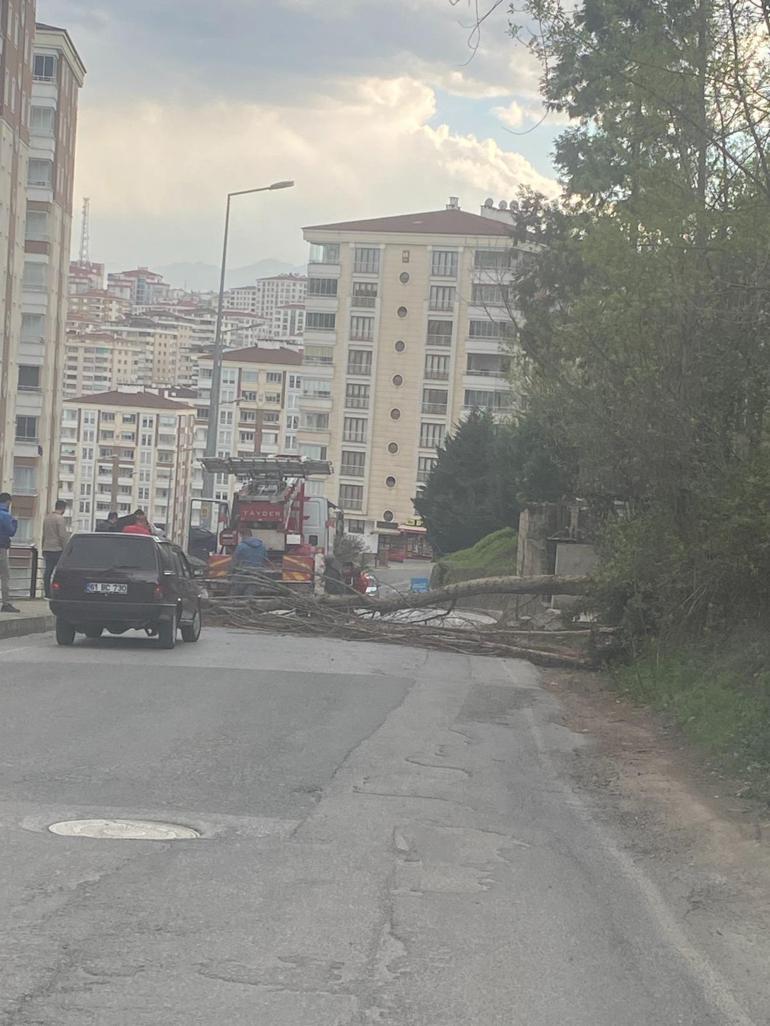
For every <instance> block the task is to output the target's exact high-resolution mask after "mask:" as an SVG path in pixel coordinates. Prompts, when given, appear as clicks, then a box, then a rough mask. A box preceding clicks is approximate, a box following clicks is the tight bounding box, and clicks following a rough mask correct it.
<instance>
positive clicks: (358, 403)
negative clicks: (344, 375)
mask: <svg viewBox="0 0 770 1026" xmlns="http://www.w3.org/2000/svg"><path fill="white" fill-rule="evenodd" d="M345 407H346V409H348V410H368V409H369V386H368V385H359V384H356V383H355V382H350V383H348V384H347V385H346V386H345Z"/></svg>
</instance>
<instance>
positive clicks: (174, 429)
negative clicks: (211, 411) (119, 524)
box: [58, 390, 195, 544]
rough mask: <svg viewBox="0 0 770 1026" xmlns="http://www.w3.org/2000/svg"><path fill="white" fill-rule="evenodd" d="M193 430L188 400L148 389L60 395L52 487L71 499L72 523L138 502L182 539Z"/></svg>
mask: <svg viewBox="0 0 770 1026" xmlns="http://www.w3.org/2000/svg"><path fill="white" fill-rule="evenodd" d="M194 433H195V409H194V407H192V406H190V405H188V404H187V403H186V402H184V401H176V400H173V399H168V398H166V397H164V396H160V395H157V394H156V393H153V392H142V391H118V390H115V391H110V392H104V393H101V394H98V395H86V396H80V397H78V398H76V399H67V400H65V402H64V409H63V412H62V425H61V442H60V472H59V477H58V493H59V496H60V497H61V498H63V499H66V500H67V501H68V502H69V503H70V504H71V509H72V526H73V529H74V530H76V531H91V530H93V529H94V528H95V526H96V524H97V522H98V521H99V520H104V519H106V517H107V514H108V513H109V512H110V510H113V509H114V510H117V511H118V513H120V514H121V515H122V514H125V513H130V512H132V511H133V510H135V509H137V508H141V509H144V510H145V511H146V513H147V516H148V517H149V519H150V520H151V521H152V522H153V523H154V524H157V525H158V526H159V527H160V528H161V529H162V530H163V531H164V532H165V533H166V535H167V536H168V537H169V538H171V539H172V540H173V541H175V542H177V543H179V544H185V543H186V541H187V533H188V527H189V520H190V509H191V499H192V461H193V442H194Z"/></svg>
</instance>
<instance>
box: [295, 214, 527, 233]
mask: <svg viewBox="0 0 770 1026" xmlns="http://www.w3.org/2000/svg"><path fill="white" fill-rule="evenodd" d="M303 230H304V231H330V232H331V231H334V232H371V233H375V232H394V233H398V234H401V235H404V234H406V235H473V236H477V235H510V234H511V228H510V227H509V226H508V225H505V224H503V223H502V222H501V221H495V220H494V219H493V218H491V217H482V216H481V215H480V214H469V213H467V211H465V210H456V209H454V208H452V209H450V210H429V211H426V212H425V213H422V214H397V215H396V216H395V217H371V218H369V219H367V220H365V221H338V222H337V223H335V224H312V225H308V226H307V227H306V228H305V229H303Z"/></svg>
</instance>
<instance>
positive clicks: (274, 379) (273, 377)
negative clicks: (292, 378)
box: [265, 371, 283, 385]
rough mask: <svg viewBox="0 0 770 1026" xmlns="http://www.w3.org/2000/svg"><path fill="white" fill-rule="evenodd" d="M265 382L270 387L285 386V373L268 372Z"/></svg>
mask: <svg viewBox="0 0 770 1026" xmlns="http://www.w3.org/2000/svg"><path fill="white" fill-rule="evenodd" d="M265 380H266V381H267V383H268V384H269V385H282V384H283V372H282V371H268V372H267V375H266V378H265Z"/></svg>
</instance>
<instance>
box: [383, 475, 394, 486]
mask: <svg viewBox="0 0 770 1026" xmlns="http://www.w3.org/2000/svg"><path fill="white" fill-rule="evenodd" d="M385 484H386V485H387V486H388V488H395V487H396V479H395V477H393V476H392V475H391V476H390V477H386V478H385Z"/></svg>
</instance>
